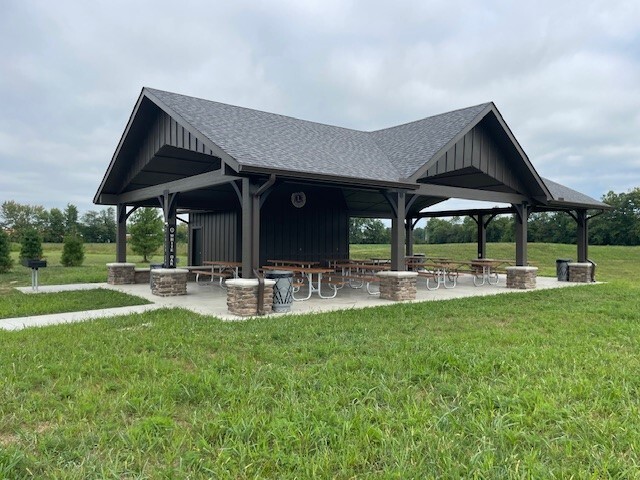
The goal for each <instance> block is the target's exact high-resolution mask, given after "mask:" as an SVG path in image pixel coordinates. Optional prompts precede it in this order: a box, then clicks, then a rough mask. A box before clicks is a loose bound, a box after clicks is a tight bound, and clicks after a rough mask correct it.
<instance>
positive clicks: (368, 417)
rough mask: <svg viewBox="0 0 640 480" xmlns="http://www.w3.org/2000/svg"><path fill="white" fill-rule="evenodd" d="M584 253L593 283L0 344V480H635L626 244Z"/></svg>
mask: <svg viewBox="0 0 640 480" xmlns="http://www.w3.org/2000/svg"><path fill="white" fill-rule="evenodd" d="M447 247H448V248H447ZM384 248H385V247H382V250H384ZM386 248H387V250H388V247H386ZM427 248H428V252H429V253H431V254H433V255H438V256H449V257H452V258H473V256H474V253H475V247H474V246H472V245H466V246H465V245H462V246H457V245H456V246H438V249H440V248H442V249H444V250H446V252H447V253H446V254H445V253H443V252H442V251H440V250H438V249H436V247H435V246H429V247H427ZM509 248H511V250H509ZM379 249H380V247H369V246H358V247H357V248H354V249H353V250H352V251H353V254H354V256H356V255H362V256H364V257H366V256H384V254H381V252H380V250H379ZM416 250H417V251H420V247H419V248H417V249H416ZM436 250H437V251H436ZM371 252H375V253H371ZM454 252H455V253H454ZM512 252H513V246H512V245H511V246H509V245H500V244H498V245H493V244H490V245H489V255H490V256H492V257H498V258H510V256H512ZM510 253H511V255H510ZM529 253H530V258H531V262H532V263H535V264H537V265H538V266H539V267H540V268H541V270H542V271H543V272H547V274H549V275H551V274H553V273H554V272H555V263H554V262H555V258H562V257H572V256H575V247H571V246H556V245H546V246H545V245H535V244H533V245H530V249H529ZM590 257H591V258H593V259H594V260H595V261H596V262H597V263H598V265H599V267H598V272H599V273H598V278H599V279H600V280H605V281H606V282H607V283H605V284H601V285H590V286H581V287H574V288H565V289H560V290H545V291H538V292H526V293H520V292H518V293H511V294H508V295H499V296H490V297H478V298H467V299H461V300H454V301H443V302H428V303H422V304H397V305H392V306H389V307H381V308H373V309H366V310H351V311H342V312H331V313H324V314H318V315H307V316H293V315H292V316H286V317H278V318H263V319H258V320H250V321H247V322H226V323H225V322H221V321H218V320H216V319H213V318H211V317H205V316H200V315H197V314H194V313H190V312H186V311H182V310H160V311H153V312H148V313H145V314H141V315H131V316H123V317H118V318H112V319H101V320H96V321H92V322H85V323H78V324H71V325H58V326H51V327H45V328H38V329H27V330H22V331H17V332H3V331H0V344H2V348H0V378H2V382H1V383H0V478H77V479H83V478H345V479H346V478H402V479H404V478H621V479H622V478H625V479H626V478H639V477H640V453H639V452H640V433H639V432H640V411H639V410H640V376H639V375H638V371H640V301H639V300H638V299H639V298H640V296H639V295H640V287H638V274H637V272H636V271H635V268H637V265H640V248H638V247H626V248H623V247H592V248H591V252H590ZM103 280H104V279H102V280H101V281H103ZM0 281H2V282H4V284H5V285H6V284H7V282H6V281H5V280H4V279H3V278H2V277H1V276H0Z"/></svg>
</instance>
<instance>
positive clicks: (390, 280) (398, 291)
mask: <svg viewBox="0 0 640 480" xmlns="http://www.w3.org/2000/svg"><path fill="white" fill-rule="evenodd" d="M376 275H377V276H378V277H379V278H380V298H384V299H385V300H393V301H394V302H401V301H403V300H415V298H416V293H417V288H416V280H417V279H418V272H396V271H392V272H378V273H377V274H376Z"/></svg>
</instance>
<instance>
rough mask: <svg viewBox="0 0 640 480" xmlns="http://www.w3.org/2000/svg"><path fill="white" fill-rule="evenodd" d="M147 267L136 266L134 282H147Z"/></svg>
mask: <svg viewBox="0 0 640 480" xmlns="http://www.w3.org/2000/svg"><path fill="white" fill-rule="evenodd" d="M149 270H150V269H149V268H136V269H135V276H134V282H135V283H149V275H150V273H149Z"/></svg>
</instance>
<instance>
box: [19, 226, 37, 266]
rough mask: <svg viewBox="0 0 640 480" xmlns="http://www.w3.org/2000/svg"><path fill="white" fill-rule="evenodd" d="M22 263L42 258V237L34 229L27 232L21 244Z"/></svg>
mask: <svg viewBox="0 0 640 480" xmlns="http://www.w3.org/2000/svg"><path fill="white" fill-rule="evenodd" d="M20 245H21V246H20V261H21V262H22V261H24V260H28V259H34V260H39V259H41V258H42V237H40V234H39V233H38V232H37V230H35V229H34V228H30V229H28V230H25V232H24V234H23V235H22V241H21V242H20Z"/></svg>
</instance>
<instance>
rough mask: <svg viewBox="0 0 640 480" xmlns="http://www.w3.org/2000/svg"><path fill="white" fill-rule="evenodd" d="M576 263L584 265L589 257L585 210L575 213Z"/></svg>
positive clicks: (587, 225) (587, 220) (587, 226)
mask: <svg viewBox="0 0 640 480" xmlns="http://www.w3.org/2000/svg"><path fill="white" fill-rule="evenodd" d="M575 218H576V223H577V224H578V225H577V229H576V234H577V237H578V238H577V247H578V263H585V262H587V261H588V257H589V224H588V222H589V218H588V217H587V211H586V210H578V211H577V212H576V217H575Z"/></svg>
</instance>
